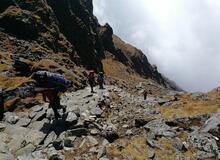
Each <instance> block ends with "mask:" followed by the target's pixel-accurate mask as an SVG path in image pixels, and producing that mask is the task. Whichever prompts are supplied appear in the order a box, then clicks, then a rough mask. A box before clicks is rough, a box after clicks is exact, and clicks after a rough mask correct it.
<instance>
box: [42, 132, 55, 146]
mask: <svg viewBox="0 0 220 160" xmlns="http://www.w3.org/2000/svg"><path fill="white" fill-rule="evenodd" d="M56 139H57V135H56V133H55V132H54V131H52V132H50V133H49V134H48V135H47V137H46V138H45V140H44V146H48V145H49V144H51V143H53V141H55V140H56Z"/></svg>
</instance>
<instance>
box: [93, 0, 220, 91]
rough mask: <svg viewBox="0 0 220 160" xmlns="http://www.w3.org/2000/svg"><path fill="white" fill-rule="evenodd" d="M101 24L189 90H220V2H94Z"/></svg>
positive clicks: (131, 0)
mask: <svg viewBox="0 0 220 160" xmlns="http://www.w3.org/2000/svg"><path fill="white" fill-rule="evenodd" d="M93 1H94V2H93V3H94V14H95V15H96V16H97V17H98V19H99V22H100V23H101V24H104V23H106V22H108V23H109V24H110V25H111V26H112V28H113V30H114V33H115V34H116V35H118V36H120V37H121V38H122V39H123V40H125V41H127V42H129V43H131V44H133V45H134V46H136V47H137V48H140V49H141V50H142V51H143V52H144V53H145V54H146V55H147V57H148V59H149V61H150V63H152V64H156V65H157V66H158V69H159V71H160V72H161V73H163V74H165V75H166V76H167V77H168V78H170V79H171V80H174V81H175V82H176V83H177V84H178V85H180V86H181V87H182V88H183V89H185V90H188V91H208V90H211V89H213V88H215V87H217V86H220V0H93Z"/></svg>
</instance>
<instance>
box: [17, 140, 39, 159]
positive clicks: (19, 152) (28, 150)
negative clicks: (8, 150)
mask: <svg viewBox="0 0 220 160" xmlns="http://www.w3.org/2000/svg"><path fill="white" fill-rule="evenodd" d="M35 148H36V147H35V146H34V145H33V144H31V143H29V144H27V145H26V146H24V147H23V148H20V149H19V150H17V151H16V152H15V154H14V155H15V157H18V156H22V155H25V154H29V153H32V152H33V151H34V150H35Z"/></svg>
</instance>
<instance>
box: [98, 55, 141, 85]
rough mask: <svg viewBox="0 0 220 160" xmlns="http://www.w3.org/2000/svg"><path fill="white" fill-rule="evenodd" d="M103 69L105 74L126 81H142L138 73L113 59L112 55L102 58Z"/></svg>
mask: <svg viewBox="0 0 220 160" xmlns="http://www.w3.org/2000/svg"><path fill="white" fill-rule="evenodd" d="M102 64H103V69H104V72H105V74H106V75H109V76H111V77H114V78H115V79H119V80H126V81H144V80H143V78H141V77H140V76H139V75H138V74H135V73H134V72H133V71H132V70H131V69H130V68H129V67H127V66H125V65H124V64H122V63H120V62H119V61H116V60H114V59H113V58H112V57H106V58H105V59H103V60H102Z"/></svg>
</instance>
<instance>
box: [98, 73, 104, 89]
mask: <svg viewBox="0 0 220 160" xmlns="http://www.w3.org/2000/svg"><path fill="white" fill-rule="evenodd" d="M97 82H98V84H99V89H104V87H103V84H104V74H103V72H99V74H98V77H97Z"/></svg>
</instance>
